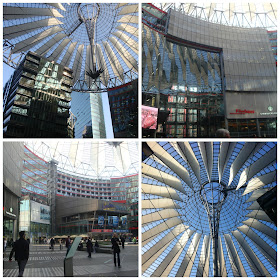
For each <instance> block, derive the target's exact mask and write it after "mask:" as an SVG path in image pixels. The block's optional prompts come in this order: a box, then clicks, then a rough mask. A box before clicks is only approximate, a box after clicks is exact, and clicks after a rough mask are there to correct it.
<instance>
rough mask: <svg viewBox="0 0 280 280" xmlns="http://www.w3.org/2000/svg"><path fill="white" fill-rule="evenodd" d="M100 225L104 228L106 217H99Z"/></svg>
mask: <svg viewBox="0 0 280 280" xmlns="http://www.w3.org/2000/svg"><path fill="white" fill-rule="evenodd" d="M98 225H99V226H101V227H103V226H104V216H98Z"/></svg>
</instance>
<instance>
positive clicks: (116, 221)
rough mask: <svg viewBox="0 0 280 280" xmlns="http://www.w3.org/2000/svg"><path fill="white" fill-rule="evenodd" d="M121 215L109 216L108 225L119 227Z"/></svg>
mask: <svg viewBox="0 0 280 280" xmlns="http://www.w3.org/2000/svg"><path fill="white" fill-rule="evenodd" d="M118 225H119V217H118V216H108V226H113V227H118Z"/></svg>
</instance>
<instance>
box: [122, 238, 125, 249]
mask: <svg viewBox="0 0 280 280" xmlns="http://www.w3.org/2000/svg"><path fill="white" fill-rule="evenodd" d="M124 242H125V236H124V235H122V236H121V243H122V248H123V249H124Z"/></svg>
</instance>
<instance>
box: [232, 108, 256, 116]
mask: <svg viewBox="0 0 280 280" xmlns="http://www.w3.org/2000/svg"><path fill="white" fill-rule="evenodd" d="M254 113H255V111H254V110H246V109H245V110H241V109H236V110H235V112H234V113H230V114H231V115H244V114H254Z"/></svg>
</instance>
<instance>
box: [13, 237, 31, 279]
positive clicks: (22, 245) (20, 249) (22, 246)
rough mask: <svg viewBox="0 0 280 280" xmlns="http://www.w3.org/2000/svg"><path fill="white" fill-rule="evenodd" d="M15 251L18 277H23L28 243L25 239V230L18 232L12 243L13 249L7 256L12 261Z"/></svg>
mask: <svg viewBox="0 0 280 280" xmlns="http://www.w3.org/2000/svg"><path fill="white" fill-rule="evenodd" d="M14 253H15V260H16V261H17V262H18V268H19V274H18V277H23V272H24V268H25V266H26V264H27V261H28V258H29V244H28V242H27V241H26V240H25V232H24V231H21V232H20V233H19V239H18V240H17V241H16V242H15V243H14V245H13V249H12V251H11V253H10V256H9V261H10V262H11V261H12V258H13V254H14Z"/></svg>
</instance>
